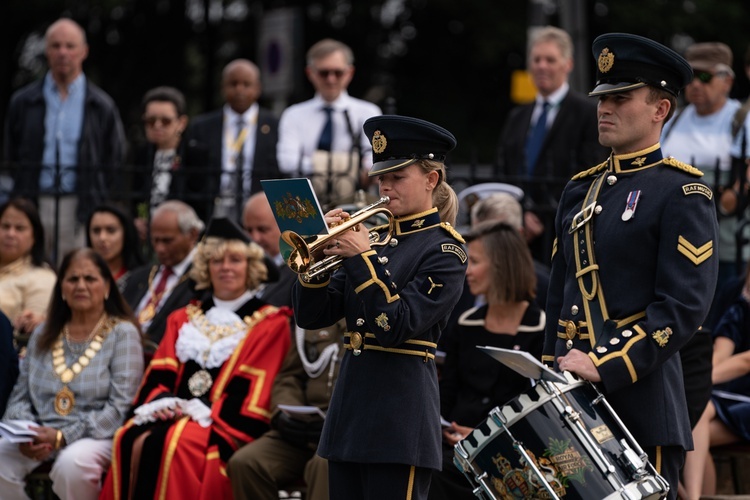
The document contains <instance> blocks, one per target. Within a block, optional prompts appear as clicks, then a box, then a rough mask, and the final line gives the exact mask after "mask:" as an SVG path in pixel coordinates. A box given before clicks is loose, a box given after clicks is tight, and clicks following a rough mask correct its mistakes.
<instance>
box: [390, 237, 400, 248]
mask: <svg viewBox="0 0 750 500" xmlns="http://www.w3.org/2000/svg"><path fill="white" fill-rule="evenodd" d="M388 244H389V245H390V246H392V247H395V246H398V240H397V239H396V238H391V241H389V242H388Z"/></svg>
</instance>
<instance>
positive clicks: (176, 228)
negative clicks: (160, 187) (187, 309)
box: [122, 200, 204, 344]
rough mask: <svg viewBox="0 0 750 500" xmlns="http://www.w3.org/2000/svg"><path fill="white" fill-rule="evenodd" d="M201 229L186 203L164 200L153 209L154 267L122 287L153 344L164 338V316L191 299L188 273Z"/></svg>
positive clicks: (144, 269)
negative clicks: (156, 262)
mask: <svg viewBox="0 0 750 500" xmlns="http://www.w3.org/2000/svg"><path fill="white" fill-rule="evenodd" d="M203 227H204V224H203V221H201V220H200V219H199V218H198V215H197V214H196V213H195V210H193V209H192V208H191V207H190V206H189V205H187V204H186V203H183V202H181V201H177V200H168V201H165V202H164V203H162V204H161V205H159V206H158V207H156V209H155V210H154V214H153V216H152V218H151V226H150V232H151V246H152V247H153V250H154V254H155V255H156V259H157V261H158V264H156V265H153V266H151V265H147V266H143V267H140V268H138V269H135V270H133V271H132V272H131V273H130V274H129V275H128V277H127V280H126V281H125V283H124V285H123V291H122V296H123V297H124V298H125V301H126V302H127V303H128V304H129V305H130V307H131V308H132V309H133V312H135V315H136V317H137V318H138V321H139V323H140V325H141V328H142V330H143V332H144V333H145V334H146V336H147V337H148V338H149V339H150V340H152V341H154V342H156V343H157V344H158V343H159V342H160V341H161V338H162V336H163V335H164V328H165V326H166V320H167V316H169V314H170V313H171V312H172V311H174V310H175V309H179V308H180V307H183V306H186V305H187V304H188V302H190V300H191V299H192V298H194V296H195V282H194V281H193V280H192V279H190V278H188V272H189V271H190V268H191V266H192V263H193V254H194V249H195V245H196V244H197V242H198V237H199V236H200V234H201V232H202V231H203Z"/></svg>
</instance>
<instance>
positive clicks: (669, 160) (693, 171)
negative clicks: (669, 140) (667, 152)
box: [662, 156, 703, 177]
mask: <svg viewBox="0 0 750 500" xmlns="http://www.w3.org/2000/svg"><path fill="white" fill-rule="evenodd" d="M662 162H663V163H664V164H665V165H669V166H670V167H674V168H676V169H678V170H682V171H683V172H687V173H689V174H690V175H694V176H696V177H703V172H701V171H700V170H698V169H697V168H695V167H694V166H692V165H688V164H687V163H683V162H681V161H680V160H678V159H676V158H674V157H672V156H667V157H666V158H664V159H663V160H662Z"/></svg>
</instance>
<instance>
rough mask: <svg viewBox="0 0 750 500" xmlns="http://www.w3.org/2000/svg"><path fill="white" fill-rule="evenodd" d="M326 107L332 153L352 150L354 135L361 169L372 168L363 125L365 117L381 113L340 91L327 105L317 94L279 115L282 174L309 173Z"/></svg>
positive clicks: (279, 152) (366, 102) (368, 142)
mask: <svg viewBox="0 0 750 500" xmlns="http://www.w3.org/2000/svg"><path fill="white" fill-rule="evenodd" d="M325 106H331V107H333V114H332V120H333V142H332V145H331V151H338V152H345V153H347V152H350V151H352V150H354V145H355V143H354V138H353V137H352V135H354V136H356V137H357V138H358V141H359V145H360V148H361V156H362V164H363V166H364V167H365V168H367V169H368V170H369V169H370V168H371V167H372V146H371V145H370V141H369V140H368V139H367V136H366V135H365V134H364V132H363V130H362V125H363V124H364V122H365V120H367V119H368V118H370V117H373V116H378V115H381V114H382V111H381V110H380V108H379V107H378V106H377V105H375V104H373V103H371V102H368V101H364V100H362V99H356V98H354V97H351V96H350V95H349V94H348V93H346V92H342V93H341V95H340V96H339V98H338V99H336V100H335V101H334V102H330V103H328V102H326V101H324V100H323V98H322V97H321V96H320V95H318V94H316V95H315V97H313V98H312V99H310V100H308V101H304V102H301V103H298V104H294V105H292V106H289V107H288V108H287V109H285V110H284V112H283V113H282V114H281V118H280V120H279V142H278V144H277V149H276V152H277V156H278V161H279V170H281V172H282V173H284V174H289V175H294V176H297V175H300V174H301V175H308V174H309V173H310V172H312V154H313V152H314V151H315V150H316V149H317V147H318V139H319V138H320V132H321V131H322V130H323V125H324V124H325V120H326V113H325V111H324V110H323V108H324V107H325ZM347 116H348V120H349V123H348V124H347Z"/></svg>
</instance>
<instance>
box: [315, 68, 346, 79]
mask: <svg viewBox="0 0 750 500" xmlns="http://www.w3.org/2000/svg"><path fill="white" fill-rule="evenodd" d="M315 72H316V73H318V76H319V77H321V78H322V79H324V80H325V79H326V78H328V77H329V76H331V75H333V76H335V77H336V79H337V80H338V79H339V78H341V77H342V76H344V73H346V70H344V69H316V70H315Z"/></svg>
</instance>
